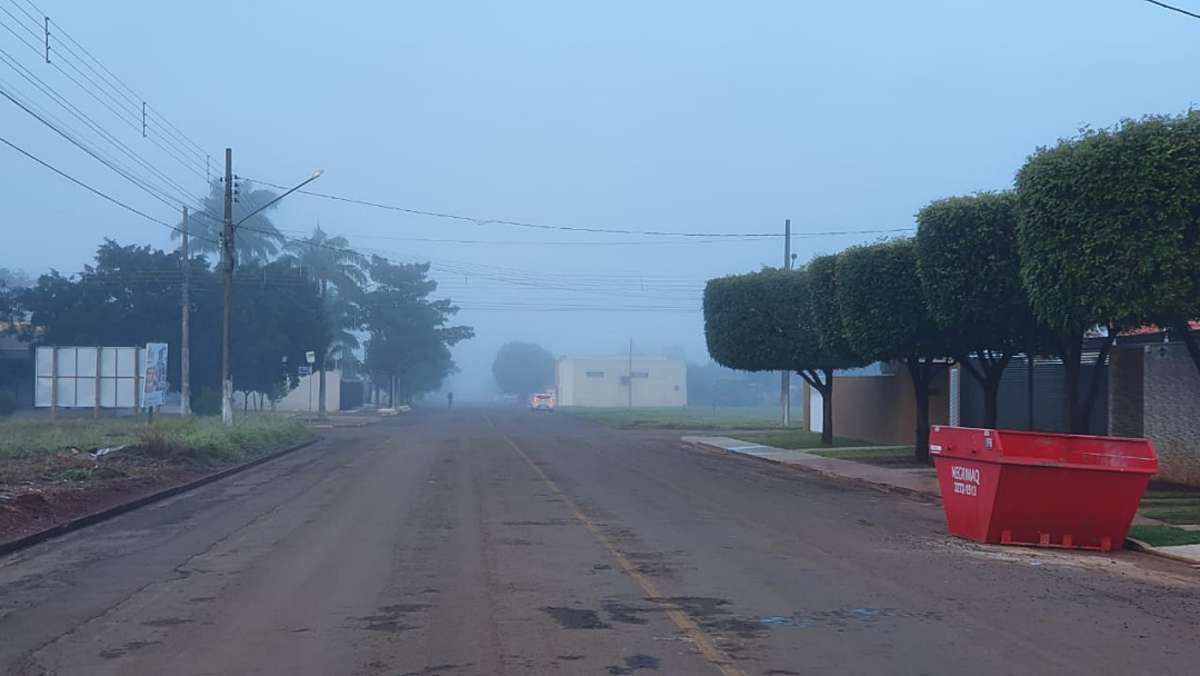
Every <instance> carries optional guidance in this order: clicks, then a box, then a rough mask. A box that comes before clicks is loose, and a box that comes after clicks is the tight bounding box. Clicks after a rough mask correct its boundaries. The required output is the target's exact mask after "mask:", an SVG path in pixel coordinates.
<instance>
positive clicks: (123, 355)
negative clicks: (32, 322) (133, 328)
mask: <svg viewBox="0 0 1200 676" xmlns="http://www.w3.org/2000/svg"><path fill="white" fill-rule="evenodd" d="M97 350H98V351H99V353H97ZM164 356H165V355H164ZM97 357H99V365H100V370H99V372H98V373H97V371H96V364H97ZM142 361H144V360H143V355H142V350H141V349H140V348H135V347H100V348H97V347H92V346H84V347H59V348H53V347H39V348H37V351H36V358H35V365H34V372H35V374H36V383H35V387H34V405H35V406H38V407H50V406H60V407H63V408H75V407H79V408H92V407H94V406H95V405H96V399H97V396H98V397H99V400H100V407H101V408H134V407H136V406H138V405H139V403H140V397H138V389H139V388H138V387H137V383H138V381H139V380H140V379H141V376H142V363H141V362H142ZM55 362H57V373H55V370H56V368H55Z"/></svg>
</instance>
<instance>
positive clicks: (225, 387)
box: [221, 148, 234, 425]
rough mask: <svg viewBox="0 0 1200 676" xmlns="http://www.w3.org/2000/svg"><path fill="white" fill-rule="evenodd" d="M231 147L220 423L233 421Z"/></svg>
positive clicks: (223, 260)
mask: <svg viewBox="0 0 1200 676" xmlns="http://www.w3.org/2000/svg"><path fill="white" fill-rule="evenodd" d="M233 252H234V249H233V149H232V148H226V149H225V227H224V228H223V229H222V232H221V267H222V276H223V277H224V279H225V307H224V311H223V312H222V318H223V319H222V327H221V332H222V336H221V422H223V423H225V424H226V425H232V424H233V363H232V354H231V345H230V342H231V340H232V338H233V330H232V329H233V327H232V324H233Z"/></svg>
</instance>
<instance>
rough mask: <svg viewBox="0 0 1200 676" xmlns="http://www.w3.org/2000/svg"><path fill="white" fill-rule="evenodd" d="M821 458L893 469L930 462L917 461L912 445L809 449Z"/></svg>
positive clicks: (918, 466)
mask: <svg viewBox="0 0 1200 676" xmlns="http://www.w3.org/2000/svg"><path fill="white" fill-rule="evenodd" d="M810 452H811V453H813V454H814V455H819V456H821V457H823V458H839V459H841V460H853V461H855V462H861V463H866V464H868V465H878V466H880V467H891V468H894V469H905V468H926V467H932V466H933V465H932V464H931V463H923V462H917V460H916V458H915V457H914V456H913V447H912V446H875V447H870V448H847V449H837V448H832V449H825V450H814V451H810Z"/></svg>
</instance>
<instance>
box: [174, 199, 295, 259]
mask: <svg viewBox="0 0 1200 676" xmlns="http://www.w3.org/2000/svg"><path fill="white" fill-rule="evenodd" d="M236 194H237V197H236V199H235V200H234V203H233V222H234V223H237V222H238V221H239V220H240V219H241V218H243V217H244V216H245V215H246V214H248V213H251V212H253V211H254V210H255V209H257V208H259V207H260V206H262V205H264V204H266V203H268V202H270V201H271V200H273V199H275V198H276V197H277V194H276V193H274V192H271V191H270V190H255V189H253V186H252V184H251V183H250V182H249V181H242V182H241V183H239V184H238V190H237V193H236ZM199 206H200V209H199V210H193V211H192V212H191V218H190V219H189V220H188V233H189V234H190V235H191V238H190V241H189V246H190V247H191V249H192V250H193V251H194V252H195V253H200V254H204V253H211V254H215V255H216V256H217V257H218V258H219V256H220V253H221V247H220V244H219V242H220V241H221V231H222V230H223V228H224V217H225V186H224V185H222V184H221V182H220V181H213V182H212V183H211V184H210V185H209V189H208V195H206V196H205V197H204V199H203V200H202V201H201V202H200V205H199ZM274 208H275V205H272V206H270V207H268V208H267V209H265V210H264V211H262V212H260V213H257V214H255V215H254V216H252V217H251V218H250V219H248V220H247V221H246V222H245V223H242V224H241V225H240V226H238V229H237V233H236V235H235V237H234V238H233V244H234V250H235V255H236V256H237V261H238V262H245V261H248V260H260V261H266V260H270V259H271V258H273V257H275V256H276V255H277V254H278V253H279V251H280V246H281V244H282V243H283V240H284V237H283V234H282V233H280V232H279V230H278V229H277V228H276V227H275V224H274V223H272V222H271V219H270V218H268V217H267V212H269V211H271V210H272V209H274ZM179 235H180V233H179V231H178V230H175V231H174V232H172V233H171V239H178V238H179Z"/></svg>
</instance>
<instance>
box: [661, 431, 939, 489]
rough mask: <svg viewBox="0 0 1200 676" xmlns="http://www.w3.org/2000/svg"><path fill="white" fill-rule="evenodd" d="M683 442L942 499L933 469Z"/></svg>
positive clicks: (728, 442)
mask: <svg viewBox="0 0 1200 676" xmlns="http://www.w3.org/2000/svg"><path fill="white" fill-rule="evenodd" d="M682 442H683V443H684V444H686V445H688V446H692V447H699V448H708V449H710V450H717V451H725V452H728V453H737V454H739V455H746V456H750V457H753V458H759V459H761V460H768V461H770V462H777V463H780V464H783V465H788V466H789V467H795V468H797V469H801V470H804V471H806V472H812V473H814V474H820V475H822V476H827V477H833V478H837V479H843V480H850V481H856V482H859V483H862V484H866V485H868V486H870V487H871V488H875V489H878V490H886V491H893V492H898V493H907V494H910V495H918V496H921V497H927V498H936V499H939V500H940V499H941V492H940V491H939V490H938V482H937V474H936V473H935V472H934V470H933V468H932V467H930V468H928V469H888V468H886V467H877V466H875V465H868V464H866V463H861V462H855V461H853V460H842V459H840V458H823V457H821V456H819V455H814V454H812V453H806V452H804V451H793V450H787V449H783V448H775V447H773V446H763V445H761V444H751V443H748V442H745V441H741V440H738V439H733V438H730V437H683V439H682Z"/></svg>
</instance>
